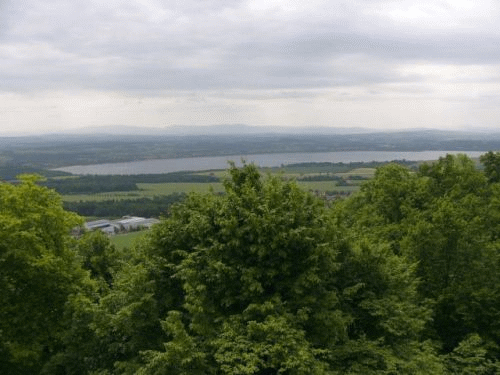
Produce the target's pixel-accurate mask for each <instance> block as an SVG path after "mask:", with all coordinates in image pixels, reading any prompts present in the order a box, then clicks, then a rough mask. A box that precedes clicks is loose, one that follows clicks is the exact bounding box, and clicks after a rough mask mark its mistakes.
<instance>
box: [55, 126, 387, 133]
mask: <svg viewBox="0 0 500 375" xmlns="http://www.w3.org/2000/svg"><path fill="white" fill-rule="evenodd" d="M373 132H378V131H377V130H375V129H369V128H333V127H286V126H269V127H264V126H252V125H245V124H221V125H207V126H199V125H189V126H188V125H186V126H181V125H174V126H165V127H161V128H156V127H141V126H125V125H116V126H99V127H87V128H80V129H70V130H67V131H64V132H60V134H114V135H243V134H359V133H373Z"/></svg>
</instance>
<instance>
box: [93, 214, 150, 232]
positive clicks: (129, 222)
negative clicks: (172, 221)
mask: <svg viewBox="0 0 500 375" xmlns="http://www.w3.org/2000/svg"><path fill="white" fill-rule="evenodd" d="M159 222H160V220H158V219H153V218H144V217H137V216H124V217H122V218H121V219H118V220H108V219H101V220H96V221H89V222H87V223H85V229H86V230H89V231H94V230H100V231H102V232H104V233H106V234H107V235H110V236H111V235H114V234H118V233H126V232H133V231H138V230H142V229H149V228H151V226H153V225H154V224H157V223H159Z"/></svg>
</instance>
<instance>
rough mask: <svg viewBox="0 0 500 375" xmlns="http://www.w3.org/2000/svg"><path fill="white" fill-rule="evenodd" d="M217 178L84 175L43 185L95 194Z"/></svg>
mask: <svg viewBox="0 0 500 375" xmlns="http://www.w3.org/2000/svg"><path fill="white" fill-rule="evenodd" d="M218 181H219V178H218V177H216V176H211V175H205V174H196V173H192V172H173V173H165V174H140V175H84V176H73V177H71V178H60V179H49V180H47V181H44V182H42V185H44V186H46V187H48V188H51V189H55V190H56V191H57V192H58V193H59V194H95V193H105V192H112V191H135V190H139V188H138V187H137V184H138V183H165V182H197V183H205V182H218Z"/></svg>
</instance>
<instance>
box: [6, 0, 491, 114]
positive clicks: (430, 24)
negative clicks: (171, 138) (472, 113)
mask: <svg viewBox="0 0 500 375" xmlns="http://www.w3.org/2000/svg"><path fill="white" fill-rule="evenodd" d="M457 4H458V3H455V2H452V1H449V0H442V1H432V0H429V1H411V0H402V1H398V2H394V1H382V0H370V1H362V0H351V1H348V2H347V1H346V2H342V1H334V2H332V1H323V0H314V1H312V0H311V1H307V2H306V1H296V2H288V1H276V2H272V3H270V2H264V1H257V0H248V1H243V0H227V1H223V0H212V1H210V0H185V1H160V0H140V1H133V0H129V1H128V0H109V1H106V2H103V1H98V0H89V1H85V2H83V1H82V2H79V1H77V2H75V1H69V0H37V1H34V0H26V1H13V0H5V1H1V0H0V93H2V92H3V93H5V92H12V93H34V94H33V95H36V93H37V92H49V91H54V90H69V91H71V90H73V91H78V90H87V91H96V92H121V93H122V94H123V95H130V96H132V97H134V96H138V95H140V96H146V97H169V95H172V96H174V97H177V98H180V99H179V100H181V101H183V102H184V101H186V100H187V99H186V98H185V97H184V96H183V95H184V93H186V92H202V91H204V92H205V94H204V95H205V96H204V98H205V99H206V98H208V97H209V96H210V95H211V97H212V98H216V99H214V100H216V101H217V100H224V101H229V100H231V99H233V100H239V101H240V104H239V105H241V106H242V108H243V107H245V106H246V107H245V108H253V109H252V111H258V110H259V109H258V108H259V105H260V104H255V103H256V102H255V103H254V104H250V102H248V103H246V104H243V101H244V100H247V101H252V100H253V101H259V100H265V101H272V100H277V98H281V99H283V100H290V101H291V102H292V101H293V100H302V98H308V100H320V99H319V98H320V97H321V98H323V99H321V100H323V101H322V102H321V103H322V104H321V105H324V106H326V105H327V104H325V103H331V102H332V101H340V100H345V99H341V98H342V97H341V96H339V95H337V94H335V95H333V96H328V95H329V94H328V92H331V91H332V90H333V91H335V90H337V89H345V92H346V93H347V95H346V96H344V97H343V98H358V99H359V100H361V99H360V98H363V100H369V98H384V97H385V96H387V95H389V96H390V97H391V98H392V97H395V96H397V95H402V97H405V95H415V96H419V97H420V96H423V95H431V94H432V95H440V96H439V97H442V98H444V97H452V96H453V97H462V96H463V95H466V94H462V93H457V92H455V91H457V90H462V91H463V92H465V93H467V92H470V87H469V88H460V87H461V86H460V87H459V86H450V85H458V84H469V83H470V84H474V85H475V86H474V90H476V89H477V90H478V97H479V95H481V92H479V91H481V90H486V91H487V92H498V91H497V90H496V89H492V88H491V87H486V86H487V85H496V84H498V82H499V77H500V49H498V48H497V45H498V42H499V38H500V31H499V30H497V25H498V23H499V22H500V16H499V12H498V8H499V7H498V6H497V5H496V3H493V2H489V1H481V0H479V1H477V2H476V3H474V4H473V3H470V4H472V5H470V4H469V3H467V4H466V3H464V4H465V5H461V4H462V3H461V2H459V4H458V5H457ZM468 4H469V5H470V7H471V8H467V9H465V8H463V7H465V6H469V5H468ZM462 8H463V9H462ZM436 66H438V67H437V68H436ZM468 66H474V67H476V68H474V69H473V73H474V74H472V75H470V76H469V75H467V74H466V73H467V69H468V68H467V67H468ZM477 67H479V68H477ZM488 67H490V68H488ZM449 69H451V70H449ZM453 69H455V70H456V76H455V73H454V72H453V71H452V70H453ZM483 86H484V87H483ZM218 90H219V91H220V92H221V94H216V93H217V92H218ZM245 90H246V91H245ZM486 91H485V92H486ZM227 92H229V93H230V94H227ZM235 93H236V94H235ZM292 93H293V94H292ZM461 95H462V96H461ZM349 100H351V99H349ZM352 100H355V99H352ZM370 100H371V99H370ZM380 100H382V99H380ZM485 100H486V99H485ZM186 103H187V102H186ZM212 104H213V102H211V101H210V100H205V101H202V102H200V103H199V105H200V106H201V105H206V106H210V105H212ZM162 105H163V104H162ZM231 105H232V104H227V103H226V102H224V103H219V104H218V106H219V107H217V108H220V110H221V111H222V108H225V109H224V112H225V113H229V112H228V109H227V108H228V106H229V107H230V106H231ZM280 105H282V104H280ZM197 108H198V107H197ZM207 108H208V107H207ZM214 108H215V107H214ZM283 108H284V107H283ZM325 108H327V107H325ZM212 109H213V108H212ZM212 109H210V110H212ZM213 110H214V111H215V112H214V114H213V116H214V117H216V116H217V114H216V109H213ZM437 110H438V109H436V111H437ZM235 111H237V109H235ZM266 111H268V112H269V113H270V112H271V109H266ZM282 111H283V112H284V111H285V109H282ZM179 116H180V115H179ZM266 116H270V115H269V114H267V115H262V116H261V117H259V118H261V119H262V121H263V122H264V121H265V119H266V118H267V117H266ZM96 121H97V120H96ZM239 121H241V120H239ZM357 121H358V120H357Z"/></svg>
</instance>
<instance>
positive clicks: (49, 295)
mask: <svg viewBox="0 0 500 375" xmlns="http://www.w3.org/2000/svg"><path fill="white" fill-rule="evenodd" d="M36 180H37V178H36V177H33V176H24V177H22V179H21V183H20V184H18V185H11V184H7V183H0V368H1V372H2V373H3V374H23V373H27V374H36V373H38V372H39V371H41V369H42V367H43V365H44V364H45V363H46V362H47V361H48V359H49V358H50V357H51V356H52V355H54V354H55V353H57V352H58V351H59V350H60V348H61V340H60V338H61V335H62V333H63V331H64V329H65V320H64V316H65V314H64V311H65V304H66V302H67V301H68V298H69V296H70V295H72V294H75V293H77V292H78V291H79V288H80V286H81V285H82V280H83V279H84V278H85V272H84V271H82V270H81V268H80V266H79V260H78V258H77V256H76V253H75V252H73V251H72V250H71V247H70V246H68V243H69V242H70V241H71V237H70V231H71V229H72V228H73V227H74V226H76V225H77V224H78V223H79V222H80V219H79V218H78V217H77V216H76V215H74V214H71V213H67V212H65V211H64V210H63V209H62V205H61V200H60V198H59V196H58V195H57V194H56V193H55V192H53V191H51V190H48V189H47V188H43V187H40V186H37V185H36Z"/></svg>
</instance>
